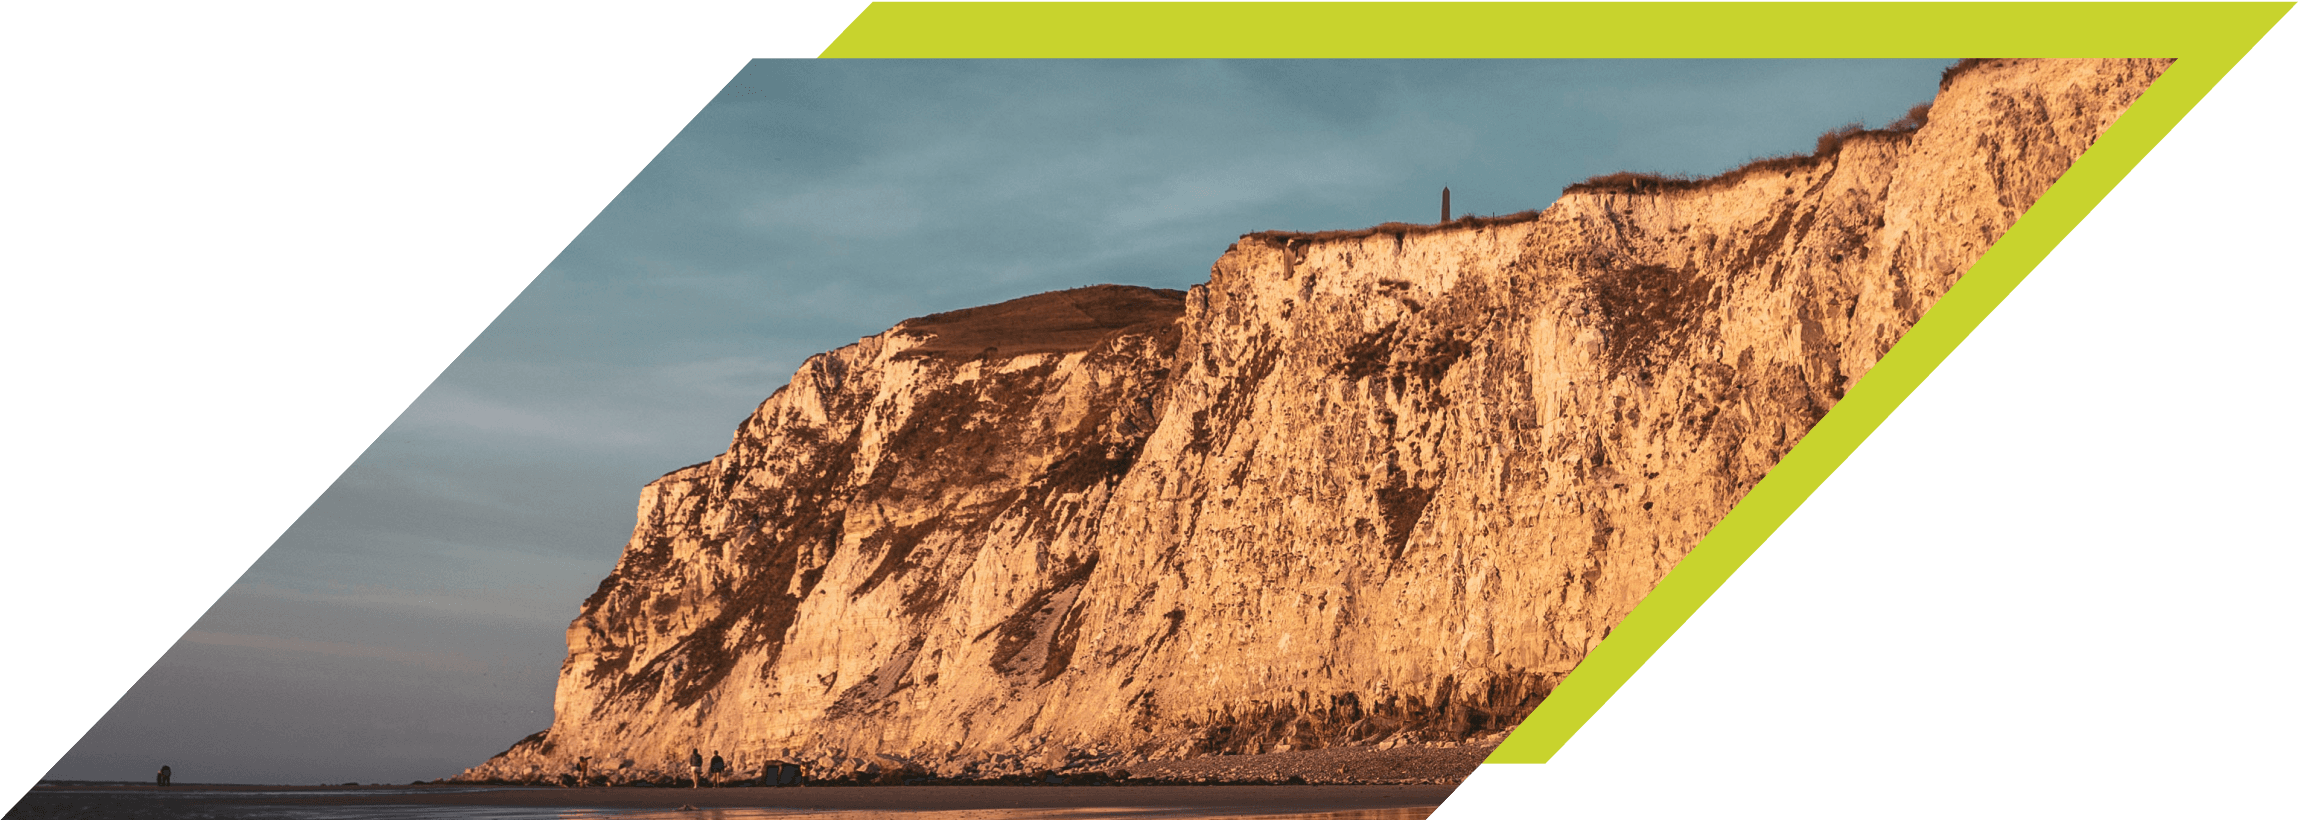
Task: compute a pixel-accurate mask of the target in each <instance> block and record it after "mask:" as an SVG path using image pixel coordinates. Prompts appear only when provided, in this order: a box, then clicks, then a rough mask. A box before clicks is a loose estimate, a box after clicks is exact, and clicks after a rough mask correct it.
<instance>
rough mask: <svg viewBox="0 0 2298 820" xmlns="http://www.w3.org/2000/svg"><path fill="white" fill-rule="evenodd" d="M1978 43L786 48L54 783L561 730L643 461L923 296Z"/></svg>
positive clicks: (1152, 265) (411, 769)
mask: <svg viewBox="0 0 2298 820" xmlns="http://www.w3.org/2000/svg"><path fill="white" fill-rule="evenodd" d="M1951 62H1952V61H1951V60H1945V59H1941V60H1908V61H1882V60H1872V61H1871V60H1847V61H1784V60H1782V61H1675V60H1659V61H1324V62H1292V61H1063V62H1035V61H975V62H935V61H914V62H913V61H810V60H773V61H757V62H754V63H752V64H750V65H749V66H748V67H746V68H745V69H744V70H743V71H742V72H741V74H740V75H738V76H736V77H735V78H734V79H733V80H732V81H731V82H730V83H729V84H728V85H727V87H726V89H725V90H724V91H723V92H722V93H721V94H720V95H719V96H718V98H717V99H716V100H715V101H713V102H712V103H711V105H710V106H709V107H708V108H706V109H705V110H704V111H702V112H701V113H700V114H699V115H697V116H696V118H695V120H694V121H693V122H692V123H691V124H690V125H689V126H688V127H687V128H686V129H685V130H684V131H683V132H682V133H681V134H680V135H679V136H678V138H677V139H676V140H674V141H673V142H672V143H671V144H670V145H669V146H668V147H666V148H665V149H664V150H663V152H662V153H661V155H660V156H658V157H657V158H656V159H655V161H654V162H653V163H652V164H650V165H649V166H648V167H647V168H646V170H645V171H644V172H643V173H641V174H640V175H639V177H638V178H637V179H636V180H634V181H633V182H632V183H631V184H630V186H629V187H628V188H627V189H625V190H624V191H623V193H622V194H621V195H620V196H619V197H617V198H616V199H615V200H614V201H613V202H612V203H611V204H609V205H608V206H607V207H606V208H605V210H604V211H603V212H602V213H601V214H600V215H599V217H598V219H597V220H595V221H594V222H593V223H592V224H591V225H590V226H589V227H588V228H587V229H586V230H585V231H584V232H583V233H582V234H581V235H580V236H579V237H578V238H577V239H576V240H575V241H574V242H573V243H572V244H570V245H569V246H568V247H567V249H566V250H565V252H564V253H562V254H561V255H560V256H559V257H558V259H557V260H556V261H555V262H553V263H552V264H551V265H550V266H549V267H548V268H547V269H545V270H544V271H542V272H541V274H540V275H539V276H537V277H536V279H535V280H534V283H533V284H532V285H530V286H529V287H528V288H527V290H526V291H525V293H524V294H522V295H521V296H520V297H519V298H518V299H517V300H516V301H515V302H514V303H513V304H512V305H511V306H510V307H509V308H507V309H506V310H505V311H504V312H503V314H502V315H501V316H500V317H499V318H498V319H497V320H496V321H495V322H494V324H493V325H492V326H490V327H489V328H488V329H487V331H486V332H485V333H484V334H482V335H481V336H480V337H479V338H478V340H476V341H475V342H474V343H473V344H472V345H471V346H470V348H469V349H468V350H466V351H465V352H464V354H463V355H462V356H461V357H460V358H459V359H458V360H457V361H456V362H455V364H454V365H453V366H452V367H450V368H449V369H448V370H447V371H446V373H445V374H443V375H442V376H441V377H440V378H439V380H438V381H437V382H436V383H434V384H433V385H432V386H431V387H430V389H429V390H428V391H426V392H425V393H424V394H423V396H422V397H421V398H420V399H419V400H417V401H416V402H415V403H414V405H413V406H411V407H410V408H409V409H408V410H407V412H406V413H405V414H404V415H402V416H401V417H400V419H399V420H398V421H397V423H395V424H394V425H392V427H391V428H390V429H389V430H388V431H386V432H385V433H384V434H383V435H382V436H381V437H380V438H379V439H378V440H377V441H376V443H375V444H374V445H373V446H372V447H371V448H370V449H369V450H368V451H367V452H366V454H365V455H363V456H362V457H361V458H360V459H359V461H358V462H357V463H355V464H354V465H353V466H352V467H351V468H350V469H349V470H347V471H346V472H345V473H344V475H343V477H342V478H341V479H339V480H338V481H337V482H336V484H335V485H334V487H333V488H332V489H330V490H329V491H328V492H327V493H326V495H324V496H323V497H322V498H321V499H320V500H319V501H318V502H317V503H316V504H314V505H313V507H312V508H311V509H310V511H308V512H307V513H306V514H305V515H304V516H303V518H302V519H301V520H300V521H299V522H297V524H296V525H295V526H294V527H293V528H292V529H291V530H289V532H288V533H287V534H286V535H285V536H284V537H282V538H281V539H280V541H279V542H278V543H277V544H276V545H274V546H273V547H272V548H271V550H270V551H269V552H268V553H267V554H266V555H265V556H264V558H263V559H262V560H260V561H258V562H257V563H256V564H255V566H254V567H253V568H252V569H250V570H249V571H248V573H247V574H246V575H245V576H244V577H243V578H242V579H241V580H240V581H239V583H238V584H237V585H235V586H234V587H233V588H232V590H231V591H230V592H229V593H228V594H226V595H225V596H224V597H223V598H222V599H221V600H219V601H218V602H217V603H216V605H215V606H214V607H213V608H212V609H210V610H209V611H208V613H207V614H206V615H205V616H204V617H203V618H202V619H201V620H200V622H199V623H198V625H197V626H195V627H194V628H193V630H192V631H191V633H189V634H188V635H186V636H185V638H184V640H183V641H181V642H179V643H178V644H177V645H176V647H175V648H174V649H173V650H171V651H170V652H169V653H168V654H167V656H166V657H164V658H163V659H162V660H161V661H160V662H159V663H158V664H157V665H156V666H154V667H153V669H152V671H151V672H150V673H148V674H147V675H146V676H145V677H144V679H143V680H142V681H141V682H139V683H138V684H137V686H136V687H135V688H134V689H133V690H131V691H130V693H129V694H128V695H127V697H126V698H124V699H123V700H122V701H121V703H120V705H118V706H116V707H115V708H114V709H113V711H112V712H111V713H110V714H109V715H107V716H106V717H105V719H104V720H103V721H102V722H100V723H99V724H98V725H97V726H96V727H95V728H94V729H92V730H91V731H90V732H89V734H88V736H87V737H86V738H85V739H83V740H82V741H81V743H80V744H79V745H78V746H77V747H75V748H74V749H73V750H72V752H71V753H70V754H68V755H67V756H66V757H65V758H64V759H63V761H61V762H60V763H59V764H58V765H57V766H56V768H55V769H54V770H52V771H51V773H50V776H52V777H63V778H84V779H115V778H117V779H137V780H141V779H144V778H147V777H149V775H150V772H151V770H153V769H155V768H157V766H158V765H159V763H161V762H166V763H169V764H170V765H171V766H173V767H174V769H175V771H176V773H177V779H178V781H179V782H258V783H317V782H345V781H359V782H407V781H409V780H414V779H418V778H420V779H429V778H434V777H442V776H446V775H450V774H453V773H454V772H456V771H458V770H460V769H461V768H463V767H465V766H469V765H472V764H475V763H478V762H480V761H481V760H483V759H485V758H486V757H487V756H489V755H491V754H493V753H495V752H498V751H501V750H502V749H503V748H504V747H507V746H509V745H510V744H511V743H512V742H513V741H515V740H517V739H518V738H520V737H523V736H525V735H527V734H529V733H531V732H534V731H536V730H539V729H542V728H544V727H546V726H548V725H549V722H550V703H551V692H552V688H553V686H554V684H555V680H556V672H557V668H558V664H559V661H560V660H561V659H562V657H563V655H564V650H565V646H564V630H565V627H566V624H567V622H568V621H569V620H571V619H572V618H573V617H574V615H575V610H576V607H577V605H578V604H579V603H580V602H581V601H582V599H583V598H584V596H586V595H587V594H589V592H590V591H591V589H592V588H594V587H595V586H596V585H597V583H598V581H599V579H600V578H602V577H604V576H605V574H606V573H607V571H608V570H609V569H611V568H612V566H613V564H614V560H615V557H616V556H617V555H618V554H619V552H620V549H621V547H622V543H623V541H624V540H625V539H626V538H627V537H628V535H629V532H630V527H631V524H632V512H633V510H634V508H635V505H636V503H637V498H638V490H639V488H640V487H641V486H642V485H644V484H645V483H646V482H647V481H649V480H652V479H653V478H654V477H656V476H658V475H661V474H662V473H664V472H667V471H669V470H672V469H675V468H677V467H680V466H683V465H686V464H691V463H694V462H697V461H701V460H703V459H706V458H708V457H710V456H711V455H714V454H716V453H717V452H719V451H720V450H722V449H723V448H724V447H725V445H726V442H727V440H728V438H729V437H730V436H731V434H732V432H733V429H734V427H735V425H736V423H737V422H739V421H740V420H741V419H742V418H743V417H744V416H746V415H747V414H748V413H749V412H750V411H751V410H752V409H753V408H755V407H756V405H757V404H758V402H760V401H762V400H763V399H764V398H765V397H766V396H767V395H768V394H769V393H771V392H772V391H773V390H774V388H776V387H778V386H780V385H781V384H782V383H784V382H786V381H787V380H788V377H789V375H790V373H791V372H792V371H793V370H794V369H795V368H796V367H797V365H798V364H799V362H801V361H803V360H804V358H805V357H806V356H809V355H811V354H814V353H817V352H821V351H824V350H828V349H831V348H834V347H838V346H840V345H844V344H848V343H851V342H853V341H854V340H855V339H857V338H859V337H862V336H865V335H869V334H872V333H876V332H879V331H882V330H884V329H885V328H887V327H889V326H891V325H892V324H894V323H895V322H898V321H900V320H902V319H904V318H908V317H913V316H920V315H924V314H928V313H934V312H938V311H944V310H950V309H955V308H961V307H969V306H973V305H981V304H988V303H992V302H996V301H1000V300H1003V299H1008V298H1013V297H1017V296H1023V295H1027V294H1031V293H1037V292H1042V291H1047V290H1056V289H1061V288H1069V287H1076V286H1080V285H1088V284H1096V283H1103V282H1116V283H1124V284H1136V285H1148V286H1155V287H1168V288H1182V287H1187V286H1189V285H1192V284H1196V283H1199V282H1202V281H1204V279H1205V275H1206V271H1207V269H1208V268H1209V267H1210V266H1211V264H1212V262H1213V260H1214V259H1215V257H1217V256H1218V255H1219V254H1220V252H1221V250H1222V249H1223V248H1225V247H1226V246H1227V245H1228V244H1229V243H1230V242H1232V241H1234V240H1235V238H1236V237H1237V236H1238V235H1240V234H1243V233H1247V232H1251V231H1256V230H1265V229H1288V230H1321V229H1331V228H1357V227H1364V226H1368V225H1372V224H1375V223H1379V222H1386V221H1392V220H1393V221H1410V222H1429V221H1434V220H1435V218H1436V210H1437V203H1438V194H1437V192H1438V191H1439V189H1440V188H1442V187H1445V186H1450V187H1451V189H1452V193H1453V211H1454V213H1455V214H1460V213H1464V212H1473V213H1480V214H1493V213H1506V212H1512V211H1518V210H1524V209H1527V208H1537V207H1543V206H1545V205H1547V204H1548V203H1549V202H1550V201H1552V200H1553V199H1554V198H1555V196H1556V194H1557V193H1558V192H1559V191H1560V190H1561V189H1562V188H1563V186H1564V185H1566V184H1569V183H1571V182H1573V181H1575V180H1579V179H1582V178H1586V177H1589V176H1593V175H1596V174H1602V173H1608V172H1612V171H1620V170H1636V171H1661V172H1680V173H1695V174H1698V173H1714V172H1718V171H1722V170H1725V169H1727V168H1730V167H1732V166H1734V165H1737V164H1739V163H1741V162H1743V161H1745V160H1748V159H1751V158H1755V157H1759V156H1767V155H1774V154H1781V153H1791V152H1801V151H1807V150H1809V148H1810V146H1811V142H1812V140H1813V138H1814V137H1815V136H1817V135H1818V134H1819V133H1820V132H1821V131H1824V130H1826V129H1828V128H1831V127H1834V126H1837V125H1841V124H1843V123H1845V122H1850V121H1854V120H1860V121H1865V122H1867V123H1869V124H1871V125H1880V124H1882V123H1885V122H1889V121H1890V120H1892V119H1894V118H1896V117H1897V116H1899V114H1900V113H1901V112H1903V111H1905V110H1906V109H1907V107H1908V106H1910V105H1913V104H1916V103H1920V102H1924V101H1927V100H1929V99H1930V97H1931V95H1932V93H1933V91H1934V90H1935V87H1936V81H1937V77H1938V73H1939V71H1940V69H1942V68H1944V67H1945V66H1946V65H1948V64H1949V63H1951Z"/></svg>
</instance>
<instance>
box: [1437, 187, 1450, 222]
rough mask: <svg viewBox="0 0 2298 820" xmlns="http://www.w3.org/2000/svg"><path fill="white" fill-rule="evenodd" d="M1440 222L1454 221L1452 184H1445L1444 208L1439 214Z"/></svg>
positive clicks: (1438, 219)
mask: <svg viewBox="0 0 2298 820" xmlns="http://www.w3.org/2000/svg"><path fill="white" fill-rule="evenodd" d="M1437 221H1438V222H1451V221H1452V186H1450V185H1446V186H1444V210H1443V211H1442V212H1441V213H1439V214H1437Z"/></svg>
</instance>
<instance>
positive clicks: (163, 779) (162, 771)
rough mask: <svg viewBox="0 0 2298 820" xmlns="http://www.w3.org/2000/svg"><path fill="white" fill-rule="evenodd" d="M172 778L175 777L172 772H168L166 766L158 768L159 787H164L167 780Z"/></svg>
mask: <svg viewBox="0 0 2298 820" xmlns="http://www.w3.org/2000/svg"><path fill="white" fill-rule="evenodd" d="M174 776H175V772H173V771H170V770H169V769H168V767H166V766H161V767H160V785H161V786H166V785H167V784H168V779H169V778H171V777H174Z"/></svg>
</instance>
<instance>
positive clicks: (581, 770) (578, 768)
mask: <svg viewBox="0 0 2298 820" xmlns="http://www.w3.org/2000/svg"><path fill="white" fill-rule="evenodd" d="M589 785H590V755H583V756H582V757H578V758H575V788H578V789H580V788H584V787H587V786H589Z"/></svg>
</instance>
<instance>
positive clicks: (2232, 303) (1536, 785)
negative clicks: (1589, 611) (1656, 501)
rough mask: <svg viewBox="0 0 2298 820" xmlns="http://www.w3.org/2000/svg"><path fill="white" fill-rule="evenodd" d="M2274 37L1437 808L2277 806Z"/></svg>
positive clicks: (2290, 63)
mask: <svg viewBox="0 0 2298 820" xmlns="http://www.w3.org/2000/svg"><path fill="white" fill-rule="evenodd" d="M2293 80H2298V32H2293V23H2291V21H2284V23H2282V25H2280V28H2277V30H2275V32H2273V34H2270V37H2266V41H2264V44H2259V46H2257V51H2252V53H2250V57H2247V60H2245V62H2243V64H2241V67H2238V69H2236V71H2234V74H2231V76H2229V78H2227V80H2224V83H2222V85H2220V87H2218V90H2215V92H2211V96H2208V99H2204V101H2201V106H2197V108H2195V113H2192V115H2188V117H2185V119H2183V122H2181V124H2179V129H2176V131H2174V133H2172V136H2169V140H2165V142H2162V145H2160V147H2158V149H2156V152H2153V154H2151V156H2146V161H2144V163H2142V165H2139V168H2137V172H2133V175H2130V177H2128V179H2126V181H2123V184H2121V186H2119V188H2116V191H2114V193H2112V195H2110V198H2107V200H2105V204H2100V207H2098V211H2093V214H2091V216H2089V218H2087V221H2084V225H2082V227H2080V230H2075V234H2073V237H2068V241H2066V243H2064V246H2059V250H2057V253H2052V255H2050V260H2048V262H2043V264H2041V266H2038V269H2036V271H2034V276H2029V278H2027V283H2025V285H2020V289H2018V292H2015V294H2013V296H2011V299H2008V301H2006V303H2004V305H2002V308H1999V310H1997V312H1995V315H1992V317H1990V319H1988V322H1985V324H1983V326H1981V328H1979V333H1974V335H1972V338H1969V340H1967V342H1962V347H1960V349H1958V351H1956V354H1953V356H1951V358H1949V361H1946V363H1944V365H1942V368H1940V370H1937V372H1935V374H1933V377H1930V381H1926V384H1923V388H1921V390H1917V393H1914V397H1912V400H1907V404H1903V407H1900V409H1898V413H1896V416H1894V418H1891V420H1889V423H1884V425H1882V430H1877V432H1875V436H1873V439H1868V441H1866V443H1864V446H1861V448H1859V452H1857V455H1852V457H1850V462H1848V464H1843V469H1841V471H1838V473H1836V475H1834V478H1832V480H1829V482H1827V485H1825V487H1822V489H1820V492H1818V494H1813V496H1811V501H1809V503H1804V508H1802V510H1799V512H1797V515H1795V517H1792V519H1790V521H1788V524H1786V526H1783V528H1781V531H1779V533H1776V535H1772V540H1769V542H1767V544H1765V547H1763V549H1760V551H1758V554H1756V558H1753V560H1749V563H1746V565H1744V567H1742V570H1740V574H1735V577H1733V579H1730V583H1726V586H1723V590H1721V593H1717V595H1714V599H1710V602H1707V606H1703V609H1701V611H1698V616H1694V618H1691V622H1687V625H1684V629H1682V632H1678V634H1675V639H1673V641H1668V645H1666V648H1664V650H1659V655H1657V657H1652V662H1650V664H1648V666H1643V671H1638V673H1636V678H1634V680H1629V682H1627V687H1622V689H1620V694H1618V696H1613V698H1611V703H1609V705H1604V710H1602V712H1597V717H1595V719H1593V721H1590V724H1588V726H1586V728H1581V733H1579V735H1576V737H1572V742H1570V744H1565V749H1563V751H1560V753H1558V756H1556V760H1551V763H1549V765H1487V767H1482V769H1478V772H1475V774H1473V776H1471V779H1468V783H1464V786H1462V788H1459V790H1457V792H1452V799H1450V802H1445V806H1443V809H1439V811H1436V820H1462V818H1574V820H1588V818H2280V815H2291V804H2293V799H2291V797H2293V795H2291V783H2293V774H2291V760H2293V753H2291V742H2293V730H2298V721H2293V705H2291V703H2293V696H2291V680H2293V673H2298V664H2293V652H2291V645H2293V639H2291V622H2293V618H2291V599H2293V595H2291V583H2293V579H2298V572H2293V570H2298V549H2293V547H2298V537H2293V535H2291V510H2293V498H2291V489H2293V480H2291V469H2293V464H2298V452H2293V446H2291V443H2293V436H2291V425H2293V423H2291V420H2293V418H2298V407H2293V400H2298V390H2293V388H2291V379H2293V365H2291V351H2293V347H2298V345H2293V342H2291V338H2293V328H2298V322H2293V319H2291V315H2293V310H2298V264H2293V262H2291V260H2293V253H2291V237H2293V234H2298V230H2293V223H2298V207H2293V204H2291V195H2293V191H2298V158H2293V149H2291V142H2293V138H2291V133H2298V106H2293V101H2298V83H2293Z"/></svg>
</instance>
